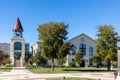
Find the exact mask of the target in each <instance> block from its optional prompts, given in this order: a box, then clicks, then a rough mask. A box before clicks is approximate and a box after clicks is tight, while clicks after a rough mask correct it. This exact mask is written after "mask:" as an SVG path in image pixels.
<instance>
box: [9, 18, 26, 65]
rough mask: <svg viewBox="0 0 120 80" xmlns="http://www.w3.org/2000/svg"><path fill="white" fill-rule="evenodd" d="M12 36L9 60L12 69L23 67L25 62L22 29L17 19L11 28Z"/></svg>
mask: <svg viewBox="0 0 120 80" xmlns="http://www.w3.org/2000/svg"><path fill="white" fill-rule="evenodd" d="M13 32H14V36H13V37H12V38H11V44H10V59H11V61H12V64H13V66H14V67H23V66H24V60H25V39H24V38H23V35H22V32H23V28H22V25H21V22H20V20H19V18H17V20H16V23H15V25H14V27H13Z"/></svg>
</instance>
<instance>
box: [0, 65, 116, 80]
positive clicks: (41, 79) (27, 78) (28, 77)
mask: <svg viewBox="0 0 120 80" xmlns="http://www.w3.org/2000/svg"><path fill="white" fill-rule="evenodd" d="M55 77H61V78H62V77H82V78H94V79H96V80H97V79H98V78H100V80H114V73H112V72H109V73H108V72H106V73H95V72H93V73H92V72H91V73H60V74H59V73H57V74H49V73H48V74H34V73H32V72H30V71H28V70H27V69H25V68H23V67H22V68H14V69H13V70H11V72H1V73H0V80H1V79H2V80H45V79H46V78H55Z"/></svg>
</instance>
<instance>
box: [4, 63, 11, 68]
mask: <svg viewBox="0 0 120 80" xmlns="http://www.w3.org/2000/svg"><path fill="white" fill-rule="evenodd" d="M5 67H6V68H9V67H13V65H12V64H6V65H5Z"/></svg>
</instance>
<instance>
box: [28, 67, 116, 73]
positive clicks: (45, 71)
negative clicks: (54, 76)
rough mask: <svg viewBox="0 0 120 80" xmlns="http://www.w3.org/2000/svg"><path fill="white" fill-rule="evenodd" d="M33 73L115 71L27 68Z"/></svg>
mask: <svg viewBox="0 0 120 80" xmlns="http://www.w3.org/2000/svg"><path fill="white" fill-rule="evenodd" d="M27 69H28V70H30V71H31V72H33V73H38V74H39V73H78V72H114V71H115V70H111V71H107V69H106V68H55V71H51V68H42V67H33V68H27Z"/></svg>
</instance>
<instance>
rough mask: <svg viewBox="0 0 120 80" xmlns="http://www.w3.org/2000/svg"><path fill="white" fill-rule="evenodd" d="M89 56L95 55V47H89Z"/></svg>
mask: <svg viewBox="0 0 120 80" xmlns="http://www.w3.org/2000/svg"><path fill="white" fill-rule="evenodd" d="M89 56H93V47H89Z"/></svg>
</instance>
